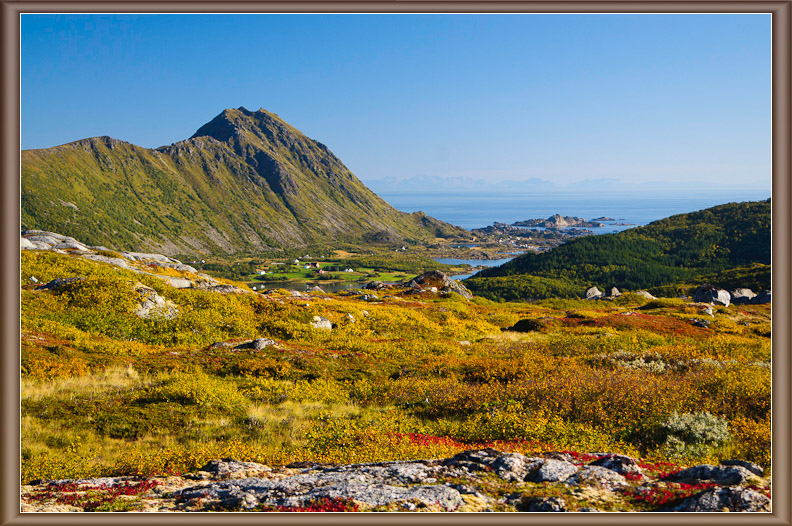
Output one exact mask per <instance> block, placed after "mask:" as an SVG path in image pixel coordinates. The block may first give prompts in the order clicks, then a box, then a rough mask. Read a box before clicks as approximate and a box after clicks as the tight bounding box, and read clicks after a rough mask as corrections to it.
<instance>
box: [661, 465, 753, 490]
mask: <svg viewBox="0 0 792 526" xmlns="http://www.w3.org/2000/svg"><path fill="white" fill-rule="evenodd" d="M753 477H755V475H754V474H753V473H751V472H750V471H748V470H747V469H745V468H744V467H742V466H713V465H711V464H700V465H698V466H693V467H690V468H687V469H683V470H682V471H680V472H678V473H675V474H673V475H671V476H670V477H668V479H669V480H673V481H677V482H687V483H690V484H702V483H706V482H711V483H715V484H721V485H724V486H731V485H735V484H743V483H745V482H747V481H749V480H751V479H752V478H753Z"/></svg>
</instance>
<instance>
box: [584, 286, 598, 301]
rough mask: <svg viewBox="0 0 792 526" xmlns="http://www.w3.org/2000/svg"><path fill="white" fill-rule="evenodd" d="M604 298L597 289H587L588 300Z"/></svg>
mask: <svg viewBox="0 0 792 526" xmlns="http://www.w3.org/2000/svg"><path fill="white" fill-rule="evenodd" d="M601 297H602V291H600V289H598V288H597V287H591V288H588V289H586V298H585V299H587V300H597V299H600V298H601Z"/></svg>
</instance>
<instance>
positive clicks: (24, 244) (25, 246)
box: [19, 236, 40, 250]
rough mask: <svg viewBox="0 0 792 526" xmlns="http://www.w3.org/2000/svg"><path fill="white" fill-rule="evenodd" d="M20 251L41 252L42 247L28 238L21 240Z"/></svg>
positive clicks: (21, 238)
mask: <svg viewBox="0 0 792 526" xmlns="http://www.w3.org/2000/svg"><path fill="white" fill-rule="evenodd" d="M19 249H20V250H40V247H39V246H37V245H36V244H35V243H33V242H32V241H31V240H29V239H28V238H26V237H21V236H20V238H19Z"/></svg>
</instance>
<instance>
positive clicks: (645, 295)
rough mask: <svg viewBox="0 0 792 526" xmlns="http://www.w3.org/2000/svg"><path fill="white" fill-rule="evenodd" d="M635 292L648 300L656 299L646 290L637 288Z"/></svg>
mask: <svg viewBox="0 0 792 526" xmlns="http://www.w3.org/2000/svg"><path fill="white" fill-rule="evenodd" d="M635 294H637V295H638V296H643V297H644V298H646V299H648V300H656V299H657V298H656V297H655V296H652V295H651V294H650V293H649V292H648V291H646V290H639V291H637V292H636V293H635Z"/></svg>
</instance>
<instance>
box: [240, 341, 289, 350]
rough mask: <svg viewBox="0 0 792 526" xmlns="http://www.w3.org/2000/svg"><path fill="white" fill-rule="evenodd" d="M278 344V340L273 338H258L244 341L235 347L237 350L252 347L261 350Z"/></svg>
mask: <svg viewBox="0 0 792 526" xmlns="http://www.w3.org/2000/svg"><path fill="white" fill-rule="evenodd" d="M277 345H278V342H276V341H275V340H271V339H269V338H256V339H255V340H250V341H246V342H242V343H240V344H239V345H237V346H236V347H234V349H237V350H244V349H252V350H254V351H261V350H263V349H266V348H267V347H274V346H277Z"/></svg>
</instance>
